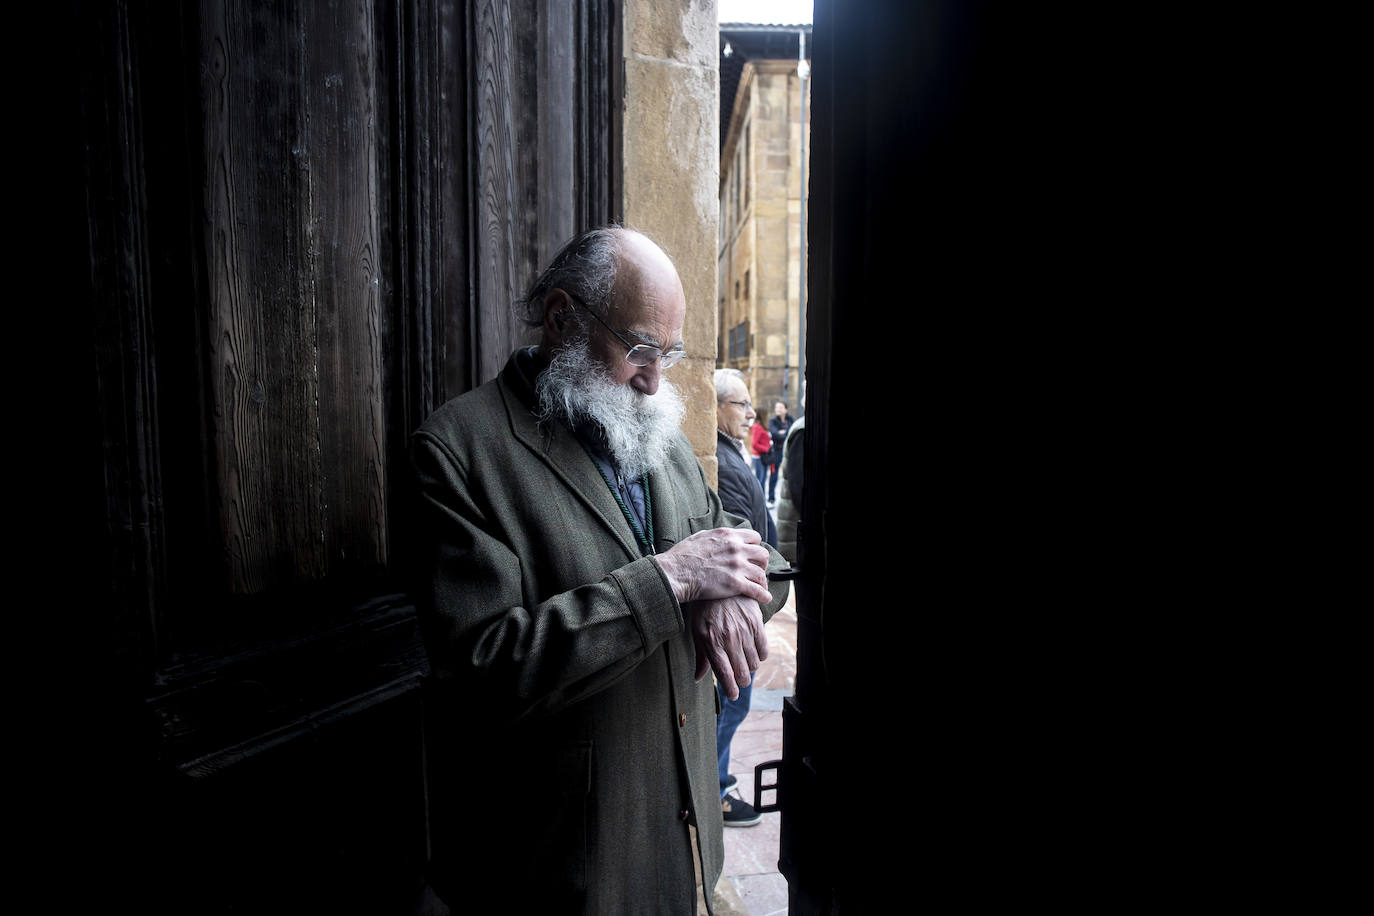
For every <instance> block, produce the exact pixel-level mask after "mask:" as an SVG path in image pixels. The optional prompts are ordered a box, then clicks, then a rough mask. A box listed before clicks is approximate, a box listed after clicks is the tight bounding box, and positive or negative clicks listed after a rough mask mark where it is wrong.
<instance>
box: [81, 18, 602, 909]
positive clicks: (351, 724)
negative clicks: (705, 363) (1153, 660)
mask: <svg viewBox="0 0 1374 916" xmlns="http://www.w3.org/2000/svg"><path fill="white" fill-rule="evenodd" d="M77 6H78V7H79V8H80V9H79V11H80V13H81V15H80V16H78V17H76V19H77V21H76V24H75V25H74V26H73V29H74V32H75V36H76V38H77V40H78V49H79V53H78V55H77V60H78V63H77V66H78V68H79V74H80V75H79V94H78V95H76V96H74V97H72V98H71V99H69V102H70V103H71V109H70V111H71V119H70V124H71V129H72V130H73V132H78V131H79V137H76V138H75V139H76V141H77V142H78V143H79V148H80V150H81V154H80V155H79V156H78V157H77V158H78V160H79V162H80V166H81V169H82V173H81V178H80V184H81V189H82V200H81V205H82V207H83V211H84V212H83V213H82V225H83V227H84V229H85V232H84V239H83V241H84V242H85V246H86V248H85V254H86V255H87V256H88V257H87V261H88V264H87V265H86V266H87V267H88V271H87V272H85V274H84V276H80V277H78V278H75V279H74V280H72V281H71V288H72V289H73V290H74V293H75V294H76V295H78V296H80V297H81V300H82V302H83V303H84V305H85V306H86V307H85V308H83V309H81V310H80V311H79V314H80V315H81V316H83V317H82V319H81V321H82V323H81V325H80V327H79V328H78V329H77V330H78V333H79V336H80V340H81V341H83V345H88V346H89V353H90V359H89V360H88V361H86V362H85V363H84V365H85V366H86V367H87V371H88V372H89V376H88V379H89V388H88V389H87V391H88V392H90V397H91V398H92V399H93V400H94V409H93V410H91V411H90V413H91V416H92V418H93V422H92V423H90V424H89V426H88V428H82V429H80V431H79V432H78V440H79V441H78V446H77V447H78V450H79V451H80V452H81V453H82V454H89V455H91V456H93V458H92V460H91V462H90V463H89V464H88V465H86V468H87V469H88V470H87V476H85V477H83V482H84V484H85V485H86V486H87V488H88V489H89V491H90V492H91V493H92V494H95V495H96V496H97V497H98V498H97V503H98V504H96V505H93V506H91V507H89V512H90V516H89V519H88V520H87V523H85V524H83V530H88V531H91V532H94V534H93V536H92V541H93V544H94V547H95V549H96V550H97V551H98V552H99V555H101V556H108V558H109V562H108V563H102V564H100V565H99V567H98V573H97V574H96V576H95V578H96V579H97V580H98V581H97V582H96V583H95V585H94V587H93V588H92V589H91V592H92V594H93V600H92V601H91V602H90V603H89V606H86V607H83V608H82V610H81V611H80V614H82V615H83V617H82V620H83V625H82V629H83V630H84V631H85V632H86V633H87V634H88V635H89V636H91V638H92V642H93V643H94V644H95V645H96V647H97V651H96V653H95V660H94V661H93V662H91V664H92V665H93V666H94V667H96V668H98V674H96V673H95V672H91V673H92V674H94V675H95V676H94V677H93V678H92V680H93V681H97V682H100V683H102V684H103V685H105V687H106V688H107V689H106V690H105V691H104V692H103V693H95V692H93V693H92V694H91V695H89V696H88V697H87V698H86V699H85V700H84V702H86V703H88V704H90V705H89V707H88V715H87V716H85V717H83V718H88V719H89V721H90V722H91V723H96V724H95V725H94V726H93V728H92V730H91V732H90V737H89V741H88V742H85V743H86V744H87V745H88V747H87V750H88V751H89V752H90V753H91V754H92V759H96V760H101V761H103V762H102V763H101V764H99V765H98V767H96V769H95V773H94V774H93V775H92V779H93V780H94V781H95V782H96V783H97V784H98V785H99V787H100V788H99V790H98V791H95V792H93V793H92V795H93V797H97V798H99V799H101V800H102V802H103V804H104V805H110V806H112V810H110V811H108V812H102V813H101V814H99V816H93V818H92V819H93V821H96V822H97V823H99V824H100V825H101V826H102V828H103V827H109V828H110V830H109V831H108V833H107V832H106V831H105V830H103V829H101V830H99V831H97V835H98V836H100V837H101V838H102V839H103V840H107V841H110V848H111V849H112V850H113V855H112V858H111V859H110V860H107V861H108V863H109V864H110V868H109V869H108V871H109V875H108V876H107V877H108V880H110V881H113V882H115V885H116V886H123V887H126V888H128V889H129V891H130V892H131V893H137V894H138V895H139V896H140V897H141V898H142V899H143V901H144V902H145V904H146V906H148V907H149V908H150V909H154V910H156V909H158V908H165V909H167V910H168V911H171V912H187V913H190V912H230V911H233V912H263V911H282V912H306V911H316V910H320V911H325V910H327V911H333V912H344V911H347V912H355V911H364V912H372V913H386V912H403V911H405V910H404V907H406V906H408V905H409V901H410V900H411V899H412V898H413V897H414V895H415V894H417V893H418V892H419V889H420V888H421V886H422V885H421V875H420V868H421V866H422V864H423V862H424V859H425V853H426V850H425V822H424V804H423V802H424V782H423V770H422V765H421V761H422V754H421V751H422V734H421V731H420V721H421V718H420V709H419V703H420V699H419V691H418V683H419V679H420V678H421V677H422V676H423V675H424V673H425V660H424V655H423V651H422V649H421V646H420V643H419V640H418V633H417V630H416V624H415V618H414V610H413V607H412V605H411V603H410V600H409V598H408V597H407V595H406V573H407V569H406V560H407V556H408V551H407V541H406V537H407V533H408V531H409V529H410V525H409V523H408V511H409V509H408V502H407V496H408V494H407V490H406V484H407V467H408V465H407V460H406V446H407V439H408V436H409V433H410V432H411V431H412V430H413V429H415V428H416V427H417V426H418V425H419V424H420V422H421V421H422V420H423V419H424V417H425V416H426V415H427V414H428V413H429V412H430V411H431V410H433V409H434V408H435V407H436V406H438V405H439V404H441V403H442V402H443V401H444V400H446V399H447V398H449V397H452V396H454V395H457V394H460V393H462V392H463V391H466V390H468V389H469V388H471V387H474V386H475V385H477V384H479V383H480V382H482V381H484V380H486V379H488V378H490V377H492V376H493V375H494V374H495V373H496V371H497V369H498V368H499V367H500V366H501V365H502V364H503V363H504V361H505V359H506V357H507V356H508V355H509V352H510V351H511V350H512V349H513V348H514V347H515V346H517V345H518V344H519V343H521V342H522V334H523V331H522V329H521V328H520V327H518V326H517V324H516V322H515V321H514V320H513V318H512V312H511V306H512V304H513V302H514V301H515V300H516V299H517V298H518V297H519V296H520V295H521V293H522V288H523V286H524V285H525V284H526V283H528V282H529V281H530V280H531V279H532V277H533V273H534V269H535V267H536V266H537V265H539V264H541V263H543V262H544V261H545V260H546V259H547V258H548V257H549V256H550V255H551V254H552V253H553V252H554V251H555V250H556V249H557V247H558V246H559V245H560V244H561V243H562V241H564V240H565V239H566V238H567V237H569V236H571V235H572V234H573V233H574V232H575V231H576V230H578V229H580V228H583V227H585V226H587V225H590V224H595V223H602V222H605V221H607V220H610V219H613V218H615V217H616V215H617V214H616V211H615V207H614V205H613V201H614V200H615V199H616V194H617V190H618V184H617V182H618V178H617V175H618V172H617V170H618V164H617V160H616V155H615V151H616V150H617V149H618V140H617V136H616V134H617V130H618V127H617V121H616V117H617V112H618V108H617V105H616V104H615V100H616V99H617V98H618V86H617V84H616V80H617V79H618V77H619V67H618V65H615V66H613V62H614V61H616V59H617V53H618V49H617V36H618V34H619V24H618V20H619V12H618V4H617V3H616V2H614V0H578V2H572V3H563V2H557V0H453V2H446V0H419V2H398V0H355V2H330V0H308V2H287V0H269V2H258V0H230V2H227V3H224V2H221V3H209V2H199V3H186V4H174V5H170V6H169V5H166V4H160V3H152V2H142V0H120V2H114V3H89V4H77ZM85 316H89V323H88V324H87V323H85V322H86V318H85ZM125 831H127V832H125ZM117 837H123V838H124V839H123V840H122V841H119V840H116V838H117ZM135 838H136V839H135ZM89 867H90V868H100V866H99V864H98V863H92V864H91V865H90V866H89ZM100 870H101V872H102V874H103V873H104V871H105V870H104V869H100ZM302 907H305V908H304V909H302Z"/></svg>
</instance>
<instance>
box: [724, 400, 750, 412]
mask: <svg viewBox="0 0 1374 916" xmlns="http://www.w3.org/2000/svg"><path fill="white" fill-rule="evenodd" d="M725 403H727V404H734V405H735V406H736V407H743V408H744V412H745V413H748V412H749V411H751V410H753V409H754V402H753V401H726V402H725Z"/></svg>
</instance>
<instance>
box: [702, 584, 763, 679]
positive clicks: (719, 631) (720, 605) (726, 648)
mask: <svg viewBox="0 0 1374 916" xmlns="http://www.w3.org/2000/svg"><path fill="white" fill-rule="evenodd" d="M692 636H693V638H694V639H695V640H696V644H697V674H696V676H697V680H701V679H702V677H704V676H705V674H706V671H707V670H708V669H711V670H714V671H715V672H716V680H717V681H718V682H719V683H720V688H721V690H722V691H724V692H725V695H726V696H727V697H729V698H730V699H732V700H737V699H739V691H740V688H741V687H748V686H749V683H750V680H751V676H752V675H753V673H754V672H755V671H757V670H758V668H759V662H761V661H763V660H764V659H766V658H767V657H768V637H767V635H765V633H764V632H763V612H762V611H761V610H760V609H759V603H758V602H757V601H755V600H754V599H752V598H721V599H718V600H714V601H698V602H696V603H694V604H693V605H692Z"/></svg>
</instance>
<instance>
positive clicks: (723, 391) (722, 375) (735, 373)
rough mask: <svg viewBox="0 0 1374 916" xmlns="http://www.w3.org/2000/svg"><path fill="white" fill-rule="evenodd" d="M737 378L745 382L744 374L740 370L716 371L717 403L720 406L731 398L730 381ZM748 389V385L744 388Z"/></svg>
mask: <svg viewBox="0 0 1374 916" xmlns="http://www.w3.org/2000/svg"><path fill="white" fill-rule="evenodd" d="M732 378H737V379H739V380H740V381H741V382H744V373H743V372H741V371H739V370H738V369H717V370H716V375H715V379H716V403H717V404H719V403H721V402H722V401H724V400H725V399H726V398H728V397H729V396H730V383H729V381H728V380H729V379H732ZM744 387H745V388H746V389H748V387H749V385H748V383H745V386H744Z"/></svg>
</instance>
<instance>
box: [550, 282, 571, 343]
mask: <svg viewBox="0 0 1374 916" xmlns="http://www.w3.org/2000/svg"><path fill="white" fill-rule="evenodd" d="M570 308H572V301H571V300H570V299H569V298H568V294H567V293H565V292H563V290H561V289H559V288H558V287H556V286H555V287H554V288H553V289H551V290H549V291H548V292H547V293H545V294H544V336H545V337H546V338H549V339H550V340H553V341H556V342H559V343H562V341H563V333H564V329H565V328H566V327H567V326H568V320H569V317H568V309H570Z"/></svg>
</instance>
